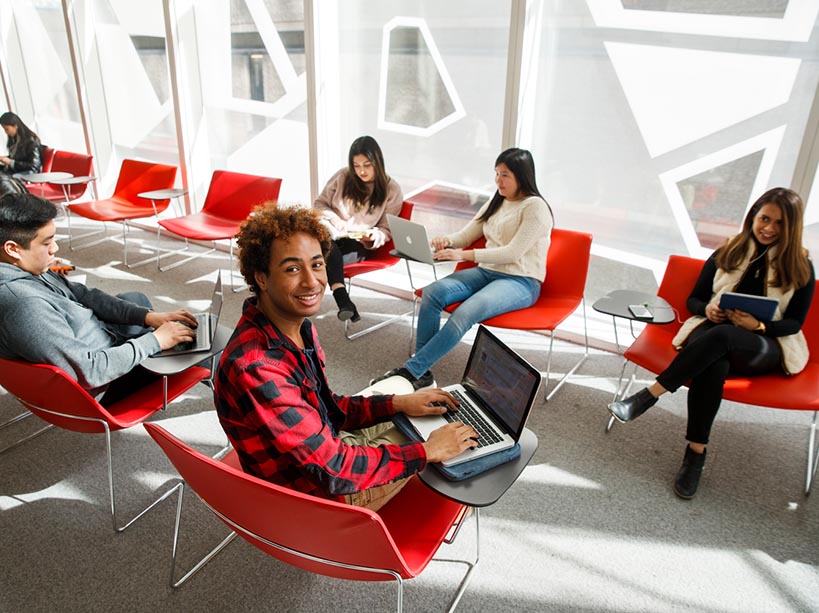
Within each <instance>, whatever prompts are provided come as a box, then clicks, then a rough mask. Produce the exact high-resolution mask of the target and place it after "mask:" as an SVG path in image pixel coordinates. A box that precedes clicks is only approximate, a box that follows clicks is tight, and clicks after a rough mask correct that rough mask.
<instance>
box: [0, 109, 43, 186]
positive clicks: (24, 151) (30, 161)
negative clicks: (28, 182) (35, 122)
mask: <svg viewBox="0 0 819 613" xmlns="http://www.w3.org/2000/svg"><path fill="white" fill-rule="evenodd" d="M0 126H3V131H4V132H5V133H6V137H7V138H6V148H7V149H8V155H3V156H0V171H2V172H4V173H6V174H15V173H20V174H31V173H34V172H40V171H42V169H43V162H42V159H41V150H40V137H39V136H37V135H36V134H35V133H34V132H33V131H32V130H31V128H29V127H28V126H27V125H26V124H24V123H23V120H22V119H20V118H19V117H18V116H17V115H15V114H14V113H10V112H7V113H3V114H2V115H0Z"/></svg>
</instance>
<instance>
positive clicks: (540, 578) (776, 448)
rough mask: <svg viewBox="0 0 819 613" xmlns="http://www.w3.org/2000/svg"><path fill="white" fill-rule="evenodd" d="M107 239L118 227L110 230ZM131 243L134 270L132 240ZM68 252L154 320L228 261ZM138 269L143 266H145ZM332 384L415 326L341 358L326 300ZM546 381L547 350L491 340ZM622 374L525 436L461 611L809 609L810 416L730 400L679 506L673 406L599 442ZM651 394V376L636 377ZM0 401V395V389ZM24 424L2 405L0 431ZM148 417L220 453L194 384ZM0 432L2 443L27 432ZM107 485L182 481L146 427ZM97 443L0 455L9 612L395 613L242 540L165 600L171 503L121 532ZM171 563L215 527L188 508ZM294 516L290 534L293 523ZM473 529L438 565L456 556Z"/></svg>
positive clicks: (395, 355) (234, 302) (817, 517)
mask: <svg viewBox="0 0 819 613" xmlns="http://www.w3.org/2000/svg"><path fill="white" fill-rule="evenodd" d="M111 232H112V235H113V234H114V233H115V230H114V229H113V228H112V230H111ZM147 237H148V235H147V234H145V233H143V232H139V231H135V232H134V236H133V239H134V240H133V248H134V251H133V253H132V254H130V255H129V257H133V259H137V257H138V254H137V249H138V246H139V243H140V240H142V239H146V238H147ZM62 244H63V252H62V253H61V255H66V256H67V257H70V258H71V259H72V261H73V262H74V263H75V264H76V265H77V266H78V270H77V272H76V273H74V274H77V275H85V276H86V277H87V280H88V283H89V284H90V285H93V286H95V287H99V288H101V289H104V290H106V291H109V292H112V293H116V292H118V291H125V290H132V289H140V290H142V291H145V292H146V293H148V294H149V295H150V296H151V297H152V298H153V299H154V302H155V306H156V307H157V308H158V309H166V308H172V307H176V306H178V305H182V306H186V307H188V308H192V309H197V310H198V309H201V308H204V306H205V305H206V302H207V299H208V294H209V288H210V284H211V283H212V280H213V278H214V277H215V272H216V270H217V269H221V270H222V271H223V277H224V278H226V276H227V274H228V265H227V260H226V258H225V257H224V256H219V255H215V256H209V257H207V258H203V259H200V260H197V261H195V262H192V263H190V264H188V265H186V266H183V267H181V268H178V269H175V270H173V271H169V272H165V273H158V272H157V271H156V270H155V269H154V268H153V267H152V266H151V265H146V266H144V267H142V268H137V269H133V270H127V269H125V268H124V267H123V266H122V265H121V264H120V261H121V257H122V256H121V247H120V246H118V245H116V244H115V243H113V242H112V243H109V244H105V245H101V246H99V247H97V248H94V249H91V250H84V251H75V252H69V251H68V249H67V241H62ZM147 254H149V252H148V251H145V250H143V253H142V255H143V256H144V255H147ZM247 296H248V294H247V292H242V293H238V294H230V295H229V296H227V300H226V305H225V310H224V312H223V323H226V324H228V325H231V326H232V325H233V324H235V322H236V321H237V319H238V317H239V313H240V309H241V304H242V301H243V300H244V298H246V297H247ZM354 296H355V297H356V301H357V303H358V304H359V307H360V310H361V311H362V313H363V315H364V317H363V320H364V321H362V323H365V322H367V321H369V322H372V321H375V320H377V318H378V317H379V315H378V314H380V313H399V312H402V311H405V310H407V308H408V303H407V302H404V301H401V300H399V299H396V298H392V297H389V296H385V295H383V294H378V293H375V292H372V291H368V290H364V289H362V288H356V289H355V293H354ZM315 323H316V325H317V327H318V330H319V334H320V337H321V339H322V344H323V346H324V348H325V350H326V353H327V356H328V360H329V364H330V371H329V376H330V379H331V385H332V386H333V388H334V389H335V390H336V391H338V392H341V393H354V392H355V391H357V390H359V389H362V388H363V387H365V386H366V385H367V382H368V380H369V379H370V378H371V377H372V376H373V375H375V374H378V373H380V372H383V371H384V370H386V369H388V368H391V367H394V366H397V365H400V364H401V363H402V362H403V360H404V359H405V358H406V356H407V348H408V345H407V341H408V335H409V320H408V319H407V320H404V321H402V322H399V323H397V324H393V325H390V326H388V327H386V328H384V329H382V330H380V331H378V332H376V333H374V334H372V335H370V336H367V337H364V338H362V339H359V340H356V341H353V342H350V341H347V340H346V339H345V338H344V337H343V331H342V325H341V324H340V322H338V320H337V319H336V318H335V311H334V309H333V305H332V299H331V297H330V296H329V295H328V296H327V297H326V299H325V304H324V306H323V310H322V313H321V314H320V315H319V316H318V317H316V318H315ZM501 336H502V338H504V339H505V340H506V341H507V342H509V343H510V344H511V345H512V346H513V347H515V348H516V349H517V350H519V351H520V352H521V353H522V354H523V355H524V356H526V357H527V358H528V359H530V360H531V361H532V362H533V363H535V364H536V365H538V366H539V367H541V368H542V369H545V365H546V349H547V342H546V340H545V338H544V337H542V336H538V335H533V334H525V333H510V332H501ZM470 338H471V336H468V337H467V338H466V339H465V340H464V342H463V343H461V344H460V345H459V346H458V347H457V348H456V349H455V350H454V351H452V352H451V354H450V355H448V356H446V357H445V358H444V359H443V360H441V362H440V363H439V364H438V365H436V366H435V368H434V369H433V372H434V374H435V376H436V379H437V381H438V383H439V384H448V383H452V382H455V381H456V380H457V379H459V378H460V374H461V372H462V369H463V365H464V363H465V361H466V357H467V355H468V352H469V341H470ZM579 351H580V350H579V348H578V347H577V346H574V345H570V344H566V343H558V344H557V345H556V354H555V357H554V360H553V370H554V371H556V372H557V373H562V372H565V369H566V368H568V367H569V365H570V364H571V363H572V361H573V360H574V359H576V358H577V357H578V355H579ZM620 365H621V358H620V357H619V356H617V355H613V354H611V353H605V352H599V351H594V352H592V354H591V356H590V357H589V359H588V360H587V361H586V363H585V364H584V365H583V366H582V367H581V369H580V372H579V374H578V376H577V377H576V378H574V379H573V380H572V381H571V382H570V383H569V384H567V385H566V386H565V387H564V388H563V389H562V390H560V391H559V392H558V394H557V395H556V396H555V397H554V398H553V400H551V401H550V402H548V403H543V402H542V399H541V403H540V404H539V405H538V407H537V408H536V410H535V411H534V414H533V415H532V418H531V420H530V423H529V426H530V427H531V429H532V430H534V432H535V433H536V434H537V435H538V437H539V440H540V446H539V448H538V451H537V453H536V455H535V457H534V459H533V461H532V462H531V464H530V466H529V467H528V468H527V469H526V471H525V472H524V474H523V475H522V477H521V479H520V480H519V481H518V482H517V483H516V484H515V485H514V486H513V487H512V488H511V489H510V490H509V492H507V494H506V495H505V496H504V497H503V498H502V499H501V500H500V501H499V502H498V503H497V504H495V505H493V506H491V507H489V508H486V509H484V510H483V511H482V513H481V535H482V539H481V560H480V564H479V565H478V567H477V570H476V571H475V574H474V576H473V580H472V583H471V585H470V588H469V589H468V591H467V593H466V595H465V596H464V598H463V600H462V602H461V605H460V607H459V610H461V611H572V612H585V611H589V612H590V611H621V612H627V611H652V612H653V611H704V612H714V613H716V612H734V611H736V612H746V611H760V612H763V611H764V612H771V611H819V508H818V507H817V504H818V503H819V501H817V500H816V497H817V496H819V494H816V493H815V494H814V495H813V496H812V497H808V498H806V497H804V496H803V495H802V482H803V478H804V476H803V474H804V468H805V456H806V449H805V448H806V441H807V436H808V427H809V423H810V419H809V417H810V416H808V415H805V414H799V413H795V412H785V411H774V410H769V409H760V408H753V407H747V406H740V405H734V404H731V403H726V404H725V406H724V407H723V409H722V410H721V412H720V415H719V417H718V421H717V424H716V427H715V429H714V433H713V438H712V445H711V446H710V448H709V457H708V462H707V464H706V471H705V473H704V476H703V480H702V484H701V487H700V492H699V493H698V495H697V497H696V498H695V499H694V500H692V501H681V500H679V499H677V498H676V497H675V496H674V494H673V493H672V491H671V488H670V484H671V481H672V479H673V477H674V474H675V473H676V470H677V468H678V467H679V463H680V461H681V458H682V453H683V449H684V444H685V443H684V440H683V436H684V429H685V392H679V393H677V394H675V395H674V396H666V397H664V398H663V400H662V401H661V402H660V403H659V405H658V406H657V407H655V408H654V409H652V410H651V411H650V412H649V413H648V414H646V416H644V417H642V418H641V419H640V420H638V421H636V422H634V423H633V424H629V425H627V426H621V425H618V426H615V428H614V429H613V431H612V432H611V433H609V434H606V433H605V432H604V426H605V423H606V418H607V411H606V409H605V405H606V403H607V402H608V401H609V399H610V397H611V393H612V391H613V389H614V385H615V380H616V377H617V375H618V374H619V372H620ZM647 380H649V375H648V374H647V373H645V372H641V373H638V383H639V381H647ZM0 392H1V390H0ZM18 412H19V405H17V403H16V402H15V401H14V400H13V399H12V398H11V397H9V396H8V395H6V394H2V395H0V421H4V420H5V419H7V418H8V417H11V416H12V415H14V414H16V413H18ZM155 421H157V422H161V423H162V424H163V425H164V426H165V427H167V428H168V429H170V430H171V431H172V432H174V433H175V434H177V435H178V436H179V437H181V438H182V439H183V440H185V441H186V442H188V443H190V444H191V445H193V446H195V447H197V448H199V449H202V450H204V451H206V452H209V453H215V452H216V451H217V450H218V449H219V448H220V447H221V446H222V445H223V444H224V440H225V439H224V435H223V434H222V432H221V430H220V428H219V424H218V422H217V420H216V417H215V414H214V411H213V403H212V398H211V395H210V391H209V390H208V389H207V388H206V387H204V386H197V387H196V388H194V389H193V390H191V392H190V393H188V394H186V395H185V396H184V397H183V398H181V399H180V400H178V401H177V402H175V403H174V404H173V405H172V406H171V407H170V408H169V410H168V411H167V412H165V413H163V414H161V415H158V416H157V417H156V418H155ZM28 422H31V423H27V422H24V423H22V424H18V425H16V426H14V427H12V428H7V429H5V430H3V431H2V432H0V446H5V445H6V444H9V443H11V442H12V441H13V440H15V439H16V438H17V437H18V436H21V435H22V434H24V433H25V432H27V431H30V430H32V429H33V428H34V427H35V426H36V425H37V424H36V423H35V422H36V419H30V420H28ZM113 438H114V441H113V444H114V462H115V480H116V484H117V487H118V490H117V494H118V499H119V500H120V501H121V510H122V514H123V516H126V515H129V514H132V513H134V512H136V511H137V510H138V509H139V508H141V506H144V505H145V504H147V502H148V501H149V500H150V497H151V494H152V492H153V491H154V490H156V489H157V488H167V487H168V486H170V485H172V484H173V483H174V479H175V477H176V474H175V472H174V470H173V468H172V467H171V466H170V464H169V463H168V462H167V460H166V459H165V458H164V456H163V455H162V453H161V452H160V450H159V449H158V447H156V445H155V444H154V443H153V441H151V440H150V438H149V437H148V436H147V434H146V432H145V431H144V429H142V428H141V427H137V428H133V429H130V430H128V431H122V432H117V433H115V434H114V437H113ZM104 470H105V458H104V442H103V440H102V438H101V437H99V436H92V435H85V434H76V433H72V432H67V431H64V430H58V429H53V430H51V431H50V432H48V433H46V434H45V435H43V436H41V437H39V438H38V439H35V440H34V441H31V442H29V443H27V444H25V445H23V446H21V447H19V448H16V449H14V450H12V451H10V452H8V453H6V454H4V455H2V456H0V474H2V479H0V534H2V553H0V566H2V569H3V570H2V575H0V576H2V581H1V582H0V610H3V611H54V610H66V611H152V610H160V611H171V610H173V611H211V610H214V611H215V610H221V611H327V610H339V611H376V610H385V611H386V610H390V609H391V608H392V606H393V594H394V592H393V588H392V587H391V586H390V585H388V584H383V583H379V584H361V583H352V582H343V581H338V580H334V579H329V578H326V577H321V576H315V575H310V574H307V573H305V572H302V571H300V570H297V569H294V568H292V567H289V566H287V565H285V564H283V563H280V562H278V561H276V560H273V559H271V558H269V557H268V556H266V555H264V554H263V553H261V552H259V551H257V550H256V549H254V548H253V547H252V546H250V545H248V544H247V543H245V542H243V541H236V542H234V543H233V544H231V545H230V546H229V547H228V548H227V549H226V550H225V551H224V552H223V553H222V554H221V555H220V556H218V557H217V558H216V559H215V560H213V561H212V562H211V563H210V565H209V566H207V567H206V568H205V569H204V570H203V571H202V572H201V573H200V574H199V575H198V576H196V577H194V578H193V579H192V580H191V581H190V582H189V583H188V584H187V585H185V586H184V587H182V588H181V589H179V590H172V589H171V588H170V587H168V572H169V566H168V565H169V560H170V541H171V535H172V530H173V519H174V514H175V505H174V504H172V503H171V502H170V501H166V502H165V503H163V504H162V505H160V506H159V507H158V508H157V509H155V510H154V511H152V512H151V513H150V514H149V515H147V516H146V517H144V518H143V519H142V520H140V521H139V522H138V523H137V524H135V525H134V526H133V527H132V528H130V529H129V530H128V531H127V532H125V533H123V534H114V533H113V531H112V529H111V522H110V514H109V512H108V509H107V495H108V494H107V485H106V482H105V478H104ZM184 509H185V513H184V519H183V526H182V529H183V540H182V545H181V551H180V558H181V559H180V561H181V564H182V565H186V564H190V563H192V562H193V561H195V560H196V559H198V558H197V556H201V555H203V554H204V553H205V552H206V551H207V550H208V549H209V548H210V547H212V546H213V545H214V544H215V543H216V542H218V541H219V540H220V539H221V538H222V537H223V536H224V535H225V534H226V532H227V529H226V528H225V527H224V525H223V524H221V523H220V522H219V521H218V520H216V519H215V518H214V517H213V516H212V515H211V514H210V513H209V512H208V511H207V510H206V509H204V507H203V506H202V505H201V504H200V503H199V502H198V501H197V500H196V499H195V497H193V496H188V497H186V501H185V507H184ZM294 520H295V518H294ZM473 545H474V531H473V526H467V527H465V528H464V530H463V531H462V533H461V535H460V536H459V538H458V540H457V541H456V543H455V544H454V545H452V546H444V548H443V549H442V550H441V552H440V554H441V555H443V556H445V557H457V556H458V555H468V553H469V552H470V551H471V548H472V546H473ZM457 572H458V571H457V570H456V569H453V568H450V567H449V566H448V565H444V564H436V563H433V564H432V565H430V567H429V568H428V569H427V570H426V571H425V572H424V573H423V575H422V576H421V577H419V578H418V579H415V580H413V581H411V582H409V584H408V586H407V591H406V596H405V610H407V611H438V610H443V608H444V606H445V604H446V603H447V602H448V599H449V595H450V593H451V590H452V588H453V587H454V586H455V584H456V583H457Z"/></svg>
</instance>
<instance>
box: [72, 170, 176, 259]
mask: <svg viewBox="0 0 819 613" xmlns="http://www.w3.org/2000/svg"><path fill="white" fill-rule="evenodd" d="M175 179H176V166H169V165H167V164H156V163H154V162H141V161H138V160H123V161H122V166H121V168H120V171H119V178H118V179H117V184H116V187H114V193H113V194H112V195H111V197H110V198H105V199H103V200H92V201H90V202H76V203H73V204H69V205H68V210H69V211H71V212H72V213H76V214H77V215H80V216H81V217H85V218H87V219H94V220H96V221H102V222H106V221H118V222H120V223H122V242H123V263H124V264H125V265H126V266H128V242H127V235H128V230H129V226H128V221H129V220H131V219H140V218H144V217H151V216H153V217H154V218H155V219H156V220H157V221H159V213H161V212H162V211H164V210H165V209H167V208H168V204H170V200H151V199H149V198H140V197H139V195H138V194H141V193H143V192H149V191H155V190H160V189H169V188H171V187H173V184H174V181H175ZM100 232H105V229H103V230H100V231H99V232H92V233H90V234H86V235H84V236H82V237H77V238H84V237H87V236H91V235H92V234H99V233H100ZM158 233H159V229H158V228H157V234H158ZM108 239H109V237H105V238H103V239H101V240H99V241H95V242H92V243H88V244H85V245H83V246H82V247H74V246H73V244H72V237H71V216H70V215H69V216H68V244H69V247H70V248H71V249H84V248H85V247H91V246H92V245H97V244H99V243H100V242H102V241H104V240H108Z"/></svg>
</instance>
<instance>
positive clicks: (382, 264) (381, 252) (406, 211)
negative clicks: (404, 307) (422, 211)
mask: <svg viewBox="0 0 819 613" xmlns="http://www.w3.org/2000/svg"><path fill="white" fill-rule="evenodd" d="M412 206H413V205H412V203H411V202H404V204H403V205H402V206H401V212H400V213H398V216H399V217H402V218H404V219H409V218H410V217H412ZM394 249H395V244H394V243H393V241H392V239H390V240H389V241H387V242H386V243H384V244H383V245H382V246H381V247H379V248H378V249H376V250H375V252H374V253H373V254H372V255H370V257H368V258H367V259H366V260H362V261H361V262H353V263H351V264H345V266H344V280H345V281H346V283H347V293H348V294H350V293H351V292H352V287H353V277H357V276H358V275H363V274H366V273H368V272H375V271H377V270H384V269H385V268H389V267H390V266H395V265H396V264H397V263H398V262H400V261H401V258H398V257H396V256H394V255H392V254H390V251H393V250H394ZM412 313H414V310H413V311H407V312H406V313H403V314H401V315H396V316H395V317H391V318H389V319H387V320H386V321H382V322H379V323H377V324H375V325H373V326H370V327H369V328H365V329H364V330H359V331H358V332H355V333H353V334H351V333H350V331H349V330H350V320H349V319H348V320H346V321H345V322H344V336H346V337H347V339H348V340H351V341H352V340H355V339H357V338H359V337H361V336H364V335H365V334H369V333H370V332H375V331H376V330H380V329H381V328H383V327H384V326H387V325H389V324H391V323H393V322H395V321H398V320H399V319H402V318H404V317H406V316H407V315H411V314H412Z"/></svg>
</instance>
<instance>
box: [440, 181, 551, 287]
mask: <svg viewBox="0 0 819 613" xmlns="http://www.w3.org/2000/svg"><path fill="white" fill-rule="evenodd" d="M488 206H489V202H487V203H486V204H484V205H483V206H482V207H481V208H480V210H479V211H478V213H477V214H476V215H475V217H473V218H472V220H471V221H470V222H469V223H468V224H467V225H466V226H465V227H464V228H463V229H461V230H460V231H459V232H456V233H455V234H450V235H448V236H447V237H446V238H448V239H449V240H450V243H451V245H452V246H453V247H457V248H464V247H468V246H469V245H471V244H472V243H473V242H474V241H476V240H477V239H478V238H480V237H481V236H485V237H486V247H485V248H482V249H475V261H476V262H477V263H478V265H479V266H483V267H484V268H487V269H489V270H494V271H497V272H502V273H506V274H511V275H520V276H523V277H532V278H534V279H538V280H539V281H541V282H543V280H544V279H545V278H546V254H547V252H548V251H549V243H550V241H551V235H552V227H553V225H554V220H553V219H552V214H551V212H550V211H549V206H548V205H547V204H546V201H545V200H543V198H540V197H538V196H529V197H528V198H524V199H523V200H515V201H511V200H504V201H503V203H502V204H501V206H500V208H499V209H498V210H497V211H496V212H495V214H494V215H492V217H490V218H489V221H486V222H481V221H478V218H479V217H480V216H481V215H482V214H483V212H484V211H485V210H486V208H487V207H488Z"/></svg>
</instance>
